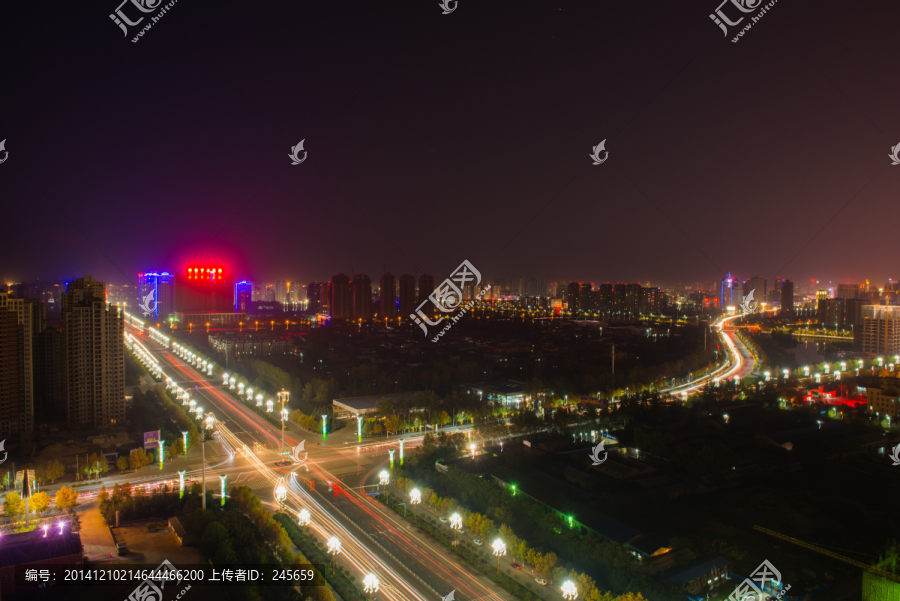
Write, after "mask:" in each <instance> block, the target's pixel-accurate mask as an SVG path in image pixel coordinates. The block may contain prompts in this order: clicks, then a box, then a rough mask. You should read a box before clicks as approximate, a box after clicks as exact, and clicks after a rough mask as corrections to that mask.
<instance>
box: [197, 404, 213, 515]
mask: <svg viewBox="0 0 900 601" xmlns="http://www.w3.org/2000/svg"><path fill="white" fill-rule="evenodd" d="M215 421H216V417H215V416H214V415H213V414H212V412H210V413H209V415H207V416H206V419H205V420H204V425H205V428H204V429H203V430H202V432H203V443H202V444H201V445H200V446H201V447H202V449H203V509H206V433H207V432H208V431H209V430H212V429H213V425H215Z"/></svg>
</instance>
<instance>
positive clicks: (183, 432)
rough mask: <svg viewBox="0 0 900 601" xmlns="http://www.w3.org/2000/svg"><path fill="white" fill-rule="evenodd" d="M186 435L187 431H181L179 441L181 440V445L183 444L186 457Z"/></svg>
mask: <svg viewBox="0 0 900 601" xmlns="http://www.w3.org/2000/svg"><path fill="white" fill-rule="evenodd" d="M187 435H188V433H187V431H185V430H182V431H181V440H182V442H183V444H184V454H185V456H187V452H188V444H187Z"/></svg>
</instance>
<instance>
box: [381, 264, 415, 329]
mask: <svg viewBox="0 0 900 601" xmlns="http://www.w3.org/2000/svg"><path fill="white" fill-rule="evenodd" d="M378 298H379V311H380V313H381V315H380V317H381V319H396V318H397V281H396V280H395V279H394V276H392V275H391V274H389V273H386V274H384V275H383V276H381V289H380V290H379V297H378ZM404 317H409V313H407V314H406V315H405V316H404Z"/></svg>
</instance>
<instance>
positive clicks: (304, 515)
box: [297, 509, 309, 526]
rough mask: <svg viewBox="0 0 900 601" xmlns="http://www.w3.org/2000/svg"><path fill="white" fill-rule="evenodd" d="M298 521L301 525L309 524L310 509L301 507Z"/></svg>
mask: <svg viewBox="0 0 900 601" xmlns="http://www.w3.org/2000/svg"><path fill="white" fill-rule="evenodd" d="M297 523H298V524H300V525H301V526H309V511H307V510H306V509H301V510H300V514H299V515H298V516H297Z"/></svg>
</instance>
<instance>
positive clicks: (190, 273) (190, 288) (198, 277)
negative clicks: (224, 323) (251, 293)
mask: <svg viewBox="0 0 900 601" xmlns="http://www.w3.org/2000/svg"><path fill="white" fill-rule="evenodd" d="M175 312H176V313H234V312H235V311H234V274H232V273H230V272H229V271H228V270H226V269H224V268H222V267H218V266H215V267H209V266H202V265H201V266H197V267H188V268H187V269H185V270H184V271H179V272H178V274H176V276H175Z"/></svg>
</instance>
